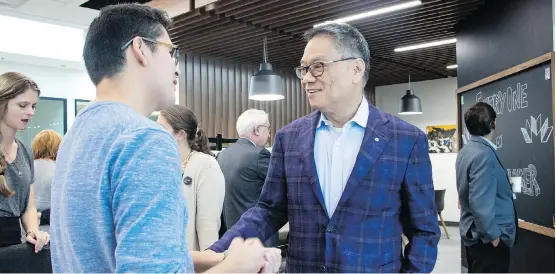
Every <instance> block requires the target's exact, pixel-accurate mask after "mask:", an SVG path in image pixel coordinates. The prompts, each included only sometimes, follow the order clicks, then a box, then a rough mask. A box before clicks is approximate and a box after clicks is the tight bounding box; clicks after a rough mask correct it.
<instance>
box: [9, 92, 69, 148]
mask: <svg viewBox="0 0 556 274" xmlns="http://www.w3.org/2000/svg"><path fill="white" fill-rule="evenodd" d="M45 129H52V130H55V131H57V132H58V133H60V135H62V136H63V135H64V134H65V133H66V130H67V100H66V99H61V98H50V97H40V98H39V102H38V104H37V108H36V109H35V115H34V116H33V118H32V119H31V121H30V122H29V125H28V126H27V128H26V129H25V130H22V131H18V132H17V134H16V138H17V139H18V140H20V141H21V142H22V143H23V144H24V145H25V146H27V147H29V148H31V143H32V142H33V138H35V135H37V133H39V132H41V131H42V130H45Z"/></svg>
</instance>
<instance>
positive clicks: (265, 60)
mask: <svg viewBox="0 0 556 274" xmlns="http://www.w3.org/2000/svg"><path fill="white" fill-rule="evenodd" d="M263 55H264V62H265V63H267V53H266V37H264V38H263Z"/></svg>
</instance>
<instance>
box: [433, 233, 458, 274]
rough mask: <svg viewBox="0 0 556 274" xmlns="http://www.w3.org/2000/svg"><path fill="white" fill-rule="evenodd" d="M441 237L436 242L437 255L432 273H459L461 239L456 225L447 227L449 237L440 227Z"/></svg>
mask: <svg viewBox="0 0 556 274" xmlns="http://www.w3.org/2000/svg"><path fill="white" fill-rule="evenodd" d="M440 230H441V231H442V237H441V238H440V241H439V242H438V257H437V259H436V266H435V267H434V270H433V271H432V272H433V273H461V246H460V245H461V240H460V237H459V228H458V227H451V226H449V227H448V234H449V235H450V239H447V238H446V234H445V233H444V229H443V228H442V227H440Z"/></svg>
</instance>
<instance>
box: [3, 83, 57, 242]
mask: <svg viewBox="0 0 556 274" xmlns="http://www.w3.org/2000/svg"><path fill="white" fill-rule="evenodd" d="M39 94H40V90H39V88H38V86H37V84H36V83H35V82H34V81H33V80H31V79H30V78H28V77H26V76H25V75H23V74H20V73H16V72H7V73H4V74H2V75H0V247H3V246H10V245H14V244H19V243H21V240H20V239H21V230H20V226H19V221H20V220H21V223H22V225H23V228H24V229H25V232H26V233H25V234H26V240H27V241H28V242H29V243H31V244H33V245H35V252H39V251H40V250H41V249H42V247H43V246H44V245H46V244H48V242H49V238H50V236H49V235H48V233H46V232H41V231H39V223H38V218H37V208H36V207H35V187H34V184H33V182H34V165H33V156H32V154H31V153H30V152H29V151H28V150H27V149H26V148H25V146H24V145H23V144H22V143H21V142H20V141H19V140H17V139H15V134H16V132H17V131H18V130H24V129H25V128H27V125H28V124H29V121H30V120H31V118H32V117H33V115H34V114H35V106H36V105H37V102H38V101H39Z"/></svg>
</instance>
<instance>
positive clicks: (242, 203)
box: [217, 138, 278, 247]
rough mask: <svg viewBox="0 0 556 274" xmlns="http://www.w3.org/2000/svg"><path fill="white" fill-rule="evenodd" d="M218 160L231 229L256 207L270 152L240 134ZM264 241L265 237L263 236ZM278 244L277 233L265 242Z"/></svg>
mask: <svg viewBox="0 0 556 274" xmlns="http://www.w3.org/2000/svg"><path fill="white" fill-rule="evenodd" d="M217 161H218V164H219V165H220V169H221V170H222V173H224V179H225V181H226V194H225V196H224V207H223V210H222V214H223V217H224V218H223V219H224V224H225V226H226V229H230V228H231V227H232V226H233V225H234V224H235V223H236V222H237V221H238V220H239V218H240V217H241V215H242V214H243V213H245V211H247V210H248V209H250V208H252V207H254V206H255V205H256V204H257V202H258V201H259V196H260V195H261V191H262V188H263V185H264V182H265V180H266V173H267V171H268V163H269V161H270V152H269V151H268V150H267V149H265V148H261V147H257V146H255V145H254V144H253V143H252V142H251V141H250V140H248V139H245V138H240V139H239V140H238V141H237V142H236V143H234V144H232V145H231V146H230V147H228V148H226V149H224V150H223V151H222V152H220V153H219V154H218V157H217ZM261 240H262V241H263V242H264V241H265V240H266V239H261ZM277 244H278V234H276V235H275V236H272V237H270V238H269V239H268V240H267V241H266V242H265V243H264V245H265V246H267V247H271V246H276V245H277Z"/></svg>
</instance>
